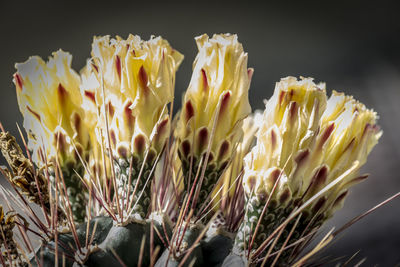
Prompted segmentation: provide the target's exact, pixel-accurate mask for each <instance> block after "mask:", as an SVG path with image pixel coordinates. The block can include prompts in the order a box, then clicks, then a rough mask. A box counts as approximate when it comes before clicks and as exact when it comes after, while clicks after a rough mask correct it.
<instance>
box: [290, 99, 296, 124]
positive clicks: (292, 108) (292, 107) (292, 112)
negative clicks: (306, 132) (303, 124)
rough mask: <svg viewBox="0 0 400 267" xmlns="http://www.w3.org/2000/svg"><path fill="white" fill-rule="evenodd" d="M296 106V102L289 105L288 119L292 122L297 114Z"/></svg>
mask: <svg viewBox="0 0 400 267" xmlns="http://www.w3.org/2000/svg"><path fill="white" fill-rule="evenodd" d="M297 109H298V105H297V102H290V105H289V118H290V119H291V120H292V119H294V117H295V115H296V114H297Z"/></svg>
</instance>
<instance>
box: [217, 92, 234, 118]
mask: <svg viewBox="0 0 400 267" xmlns="http://www.w3.org/2000/svg"><path fill="white" fill-rule="evenodd" d="M230 98H231V92H230V91H228V92H226V93H225V94H224V95H223V96H222V99H221V108H220V110H219V115H220V116H221V115H222V114H223V113H224V112H225V110H226V109H227V108H228V103H229V100H230Z"/></svg>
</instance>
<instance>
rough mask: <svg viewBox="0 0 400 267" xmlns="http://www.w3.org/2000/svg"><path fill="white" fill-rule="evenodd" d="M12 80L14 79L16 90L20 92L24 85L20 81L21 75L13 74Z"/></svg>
mask: <svg viewBox="0 0 400 267" xmlns="http://www.w3.org/2000/svg"><path fill="white" fill-rule="evenodd" d="M14 79H15V82H16V83H17V88H19V89H20V90H22V86H23V85H24V82H23V80H22V77H21V75H19V74H18V73H15V74H14Z"/></svg>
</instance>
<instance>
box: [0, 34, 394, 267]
mask: <svg viewBox="0 0 400 267" xmlns="http://www.w3.org/2000/svg"><path fill="white" fill-rule="evenodd" d="M196 43H197V46H198V49H199V53H198V55H197V57H196V59H195V62H194V65H193V75H192V79H191V81H190V84H189V86H188V89H187V91H186V93H185V95H184V97H183V103H182V109H181V111H180V112H179V113H178V114H177V115H176V116H175V119H173V115H172V103H173V100H174V86H175V73H176V71H177V70H178V67H179V65H180V63H181V62H182V60H183V56H182V55H181V54H180V53H179V52H178V51H176V50H175V49H173V48H172V47H171V46H170V44H169V43H168V42H167V41H166V40H165V39H163V38H161V37H151V38H150V40H148V41H144V40H142V39H141V38H140V37H139V36H134V35H129V36H128V38H127V39H122V38H121V37H118V36H117V37H116V38H110V37H109V36H103V37H94V40H93V44H92V53H91V58H90V59H89V60H88V61H87V64H86V66H85V67H84V68H83V69H82V71H81V72H80V74H78V73H77V72H75V71H74V70H73V69H72V68H71V60H72V57H71V55H70V54H68V53H66V52H63V51H61V50H60V51H58V52H55V53H53V56H52V57H50V59H49V61H48V62H45V61H44V60H42V59H41V58H39V57H31V58H30V59H28V61H27V62H25V63H21V64H17V65H16V69H17V72H16V74H15V75H14V83H15V86H16V91H17V99H18V104H19V107H20V111H21V113H22V115H23V117H24V123H23V125H24V128H25V130H26V133H27V138H28V141H27V142H25V139H24V135H23V134H22V132H21V141H22V143H23V144H24V146H25V150H26V154H24V153H23V150H22V149H21V147H20V145H19V144H18V143H17V139H16V138H15V137H13V136H12V135H10V133H8V132H6V131H5V129H3V127H0V128H1V133H0V148H1V152H2V154H3V156H4V158H5V159H6V161H7V163H8V165H9V168H7V167H2V168H1V169H0V170H1V172H2V174H3V176H4V177H5V178H6V179H7V181H8V182H9V183H10V186H11V190H9V189H6V188H4V187H1V190H0V193H1V196H2V197H3V199H4V205H3V206H1V208H0V223H1V224H0V230H1V232H0V249H1V252H2V253H1V254H0V261H1V263H2V264H3V265H4V266H87V267H90V266H118V265H121V266H159V267H162V266H171V267H172V266H259V265H261V266H263V265H271V266H272V265H276V266H287V265H295V266H300V265H303V264H304V263H306V262H310V261H312V260H313V256H314V254H315V253H317V252H318V251H319V250H320V249H321V248H323V247H324V246H325V245H326V244H328V243H329V242H330V241H331V240H332V238H333V237H334V236H335V233H329V234H328V235H327V236H326V237H325V238H323V239H322V241H321V242H320V243H319V244H318V245H317V246H315V247H314V249H312V250H311V251H310V252H309V253H304V251H305V247H306V246H307V245H308V244H309V243H310V241H311V240H312V239H313V237H314V236H315V233H316V232H317V231H318V229H319V227H320V226H321V225H322V224H323V223H324V222H325V221H326V220H327V219H328V218H330V217H331V216H333V214H334V213H335V211H336V210H337V209H339V208H340V207H341V206H342V205H343V202H344V199H345V197H346V195H347V192H348V191H347V189H348V188H349V187H350V186H353V185H354V184H356V183H358V182H361V181H362V180H364V179H365V178H366V176H365V175H360V174H359V169H360V167H361V166H362V165H363V164H365V163H366V159H367V156H368V154H369V153H370V152H371V150H372V148H373V147H374V146H375V145H376V144H377V142H378V139H379V137H380V135H381V134H382V132H381V131H380V130H379V128H378V126H377V125H376V120H377V115H376V113H375V112H373V111H372V110H368V109H367V108H366V107H365V106H364V105H362V104H361V103H359V102H357V101H356V100H354V99H353V98H352V97H350V96H346V95H344V94H342V93H337V92H333V94H332V96H331V97H330V98H329V99H327V97H326V91H325V87H324V85H323V84H315V83H314V82H313V81H312V79H310V78H307V79H304V78H301V79H300V80H297V79H296V78H293V77H287V78H284V79H282V80H281V81H280V82H279V83H277V86H276V89H275V93H274V95H273V96H272V98H271V99H270V100H269V101H268V102H267V104H266V109H265V111H264V113H263V114H262V115H261V113H259V112H254V113H253V114H252V113H251V108H250V105H249V102H248V90H249V88H250V82H251V78H252V75H253V69H250V68H247V53H245V52H244V50H243V47H242V44H240V43H239V42H238V37H237V36H236V35H230V34H216V35H214V36H213V37H212V38H209V37H208V36H207V35H201V36H199V37H197V38H196ZM0 126H1V124H0ZM397 196H398V195H396V196H395V197H397ZM392 199H393V198H392ZM385 203H386V202H385ZM34 207H36V209H37V210H39V211H41V212H40V213H38V212H36V211H35V210H34ZM5 210H8V212H7V213H6V212H5ZM16 210H18V212H17V211H16ZM355 221H356V220H355ZM32 235H33V236H35V238H32ZM16 237H18V238H16ZM33 239H36V240H40V244H39V246H35V245H34V244H33V242H32V240H33Z"/></svg>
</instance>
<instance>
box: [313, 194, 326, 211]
mask: <svg viewBox="0 0 400 267" xmlns="http://www.w3.org/2000/svg"><path fill="white" fill-rule="evenodd" d="M325 203H326V198H325V197H321V198H320V199H318V201H317V203H315V205H314V207H313V212H314V213H317V212H318V211H320V210H321V209H322V208H323V207H324V205H325Z"/></svg>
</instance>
